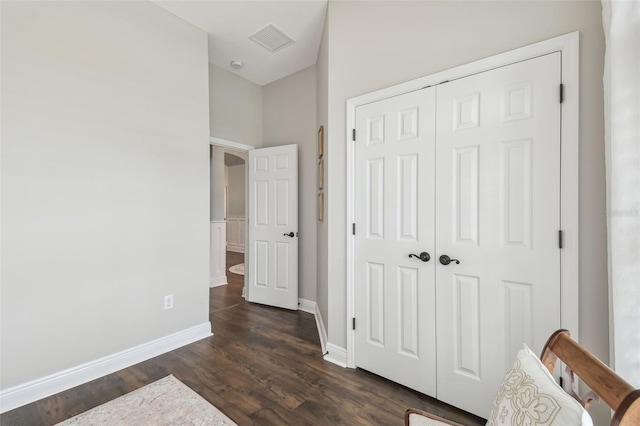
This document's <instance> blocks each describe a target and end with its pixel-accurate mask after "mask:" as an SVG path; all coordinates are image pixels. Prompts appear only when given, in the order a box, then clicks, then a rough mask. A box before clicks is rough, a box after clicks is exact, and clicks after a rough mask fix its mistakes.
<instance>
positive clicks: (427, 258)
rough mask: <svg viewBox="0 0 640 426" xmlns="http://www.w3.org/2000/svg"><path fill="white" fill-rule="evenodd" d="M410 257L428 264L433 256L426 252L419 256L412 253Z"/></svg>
mask: <svg viewBox="0 0 640 426" xmlns="http://www.w3.org/2000/svg"><path fill="white" fill-rule="evenodd" d="M409 257H415V258H416V259H420V260H422V261H423V262H428V261H429V259H431V256H429V253H427V252H426V251H423V252H422V253H420V254H419V255H417V254H413V253H411V254H410V255H409Z"/></svg>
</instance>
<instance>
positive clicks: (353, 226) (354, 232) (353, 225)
mask: <svg viewBox="0 0 640 426" xmlns="http://www.w3.org/2000/svg"><path fill="white" fill-rule="evenodd" d="M351 233H352V234H353V235H356V224H355V223H352V224H351Z"/></svg>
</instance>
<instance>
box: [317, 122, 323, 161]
mask: <svg viewBox="0 0 640 426" xmlns="http://www.w3.org/2000/svg"><path fill="white" fill-rule="evenodd" d="M323 156H324V126H320V129H318V159H321V158H322V157H323Z"/></svg>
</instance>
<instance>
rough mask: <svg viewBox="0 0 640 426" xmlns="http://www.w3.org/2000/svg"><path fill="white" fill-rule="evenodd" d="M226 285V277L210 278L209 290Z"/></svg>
mask: <svg viewBox="0 0 640 426" xmlns="http://www.w3.org/2000/svg"><path fill="white" fill-rule="evenodd" d="M226 284H228V281H227V276H226V275H223V276H221V277H215V278H211V279H210V280H209V287H210V288H213V287H219V286H221V285H226Z"/></svg>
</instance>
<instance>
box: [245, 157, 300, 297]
mask: <svg viewBox="0 0 640 426" xmlns="http://www.w3.org/2000/svg"><path fill="white" fill-rule="evenodd" d="M248 168H249V169H248V184H247V187H248V189H249V196H248V206H247V208H248V212H249V218H248V219H249V221H248V226H247V232H248V247H247V248H246V253H247V255H246V260H247V263H248V268H247V269H246V274H247V291H246V298H247V300H248V301H250V302H256V303H263V304H265V305H271V306H277V307H280V308H287V309H298V146H297V145H283V146H276V147H272V148H263V149H254V150H251V151H249V161H248Z"/></svg>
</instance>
